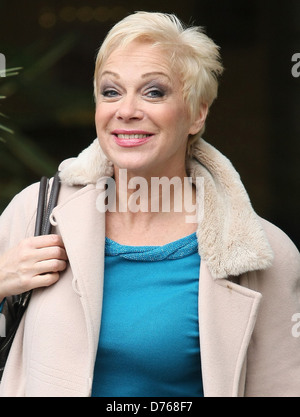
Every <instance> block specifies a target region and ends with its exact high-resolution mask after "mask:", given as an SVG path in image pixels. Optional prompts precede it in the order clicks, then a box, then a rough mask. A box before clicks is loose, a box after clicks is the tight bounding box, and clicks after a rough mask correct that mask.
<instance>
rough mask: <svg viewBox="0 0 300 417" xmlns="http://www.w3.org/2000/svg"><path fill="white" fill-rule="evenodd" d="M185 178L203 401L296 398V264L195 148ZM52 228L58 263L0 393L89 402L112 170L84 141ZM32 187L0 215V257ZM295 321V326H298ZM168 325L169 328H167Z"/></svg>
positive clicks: (29, 206)
mask: <svg viewBox="0 0 300 417" xmlns="http://www.w3.org/2000/svg"><path fill="white" fill-rule="evenodd" d="M187 168H188V173H189V175H190V176H193V177H194V178H195V177H196V176H198V177H199V176H201V177H204V187H205V189H204V216H203V218H201V222H199V227H198V231H197V236H198V241H199V253H200V255H201V268H200V279H199V331H200V349H201V363H202V371H203V385H204V393H205V396H300V338H299V337H298V336H299V334H298V333H299V332H298V331H297V329H298V326H297V321H293V320H297V317H298V315H297V313H298V314H299V313H300V305H299V304H300V301H299V288H300V256H299V251H298V250H297V248H296V247H295V246H294V245H293V243H292V242H291V241H290V240H289V238H288V237H287V236H286V235H285V234H284V233H283V232H282V231H281V230H279V229H278V228H277V227H275V226H274V225H272V224H270V223H268V222H266V221H265V220H262V219H260V218H259V217H258V216H257V215H256V214H255V212H254V211H253V209H252V207H251V205H250V202H249V199H248V196H247V194H246V192H245V190H244V188H243V185H242V184H241V181H240V179H239V176H238V174H237V173H236V171H235V170H234V168H233V167H232V165H231V163H230V162H229V161H228V160H227V159H226V158H225V157H224V156H223V155H221V154H220V153H219V152H218V151H217V150H216V149H214V148H213V147H212V146H210V145H209V144H207V143H206V142H205V141H203V140H200V141H199V142H198V143H197V145H196V146H195V150H194V158H193V159H190V160H188V161H187ZM61 171H62V172H61V178H62V182H63V185H62V188H61V192H60V198H59V204H58V206H57V207H56V208H55V209H54V211H53V215H52V223H53V225H54V230H55V231H56V232H58V233H60V234H61V235H62V238H63V241H64V243H65V247H66V250H67V254H68V257H69V267H68V268H67V270H66V271H65V272H64V273H62V274H61V279H60V280H59V281H58V282H57V283H56V284H55V285H53V286H52V287H49V288H47V289H39V290H36V291H35V292H34V295H33V297H32V300H31V302H30V306H29V308H28V311H27V313H26V316H25V320H24V319H23V321H22V323H21V325H20V327H19V330H18V333H17V335H16V338H15V341H14V344H13V347H12V350H11V353H10V356H9V359H8V362H7V365H6V368H5V372H4V376H3V380H2V383H1V386H0V395H1V396H89V395H90V393H91V387H92V381H93V367H94V361H95V355H96V349H97V345H98V336H99V329H100V320H101V301H102V288H103V269H104V238H105V214H103V213H100V212H99V210H97V205H96V203H97V196H98V195H99V189H97V180H99V178H100V177H103V176H105V175H112V167H111V165H110V164H109V163H108V161H107V160H106V158H105V157H104V155H103V154H102V151H101V149H100V147H99V145H98V142H97V141H94V142H93V143H92V144H91V145H90V146H89V147H88V148H87V149H86V150H85V151H83V152H82V153H81V154H80V155H79V157H78V158H76V159H72V160H68V161H65V162H64V163H63V164H62V166H61ZM37 193H38V184H34V185H32V186H30V187H29V188H27V189H26V190H24V191H23V192H21V193H20V194H19V195H17V196H16V197H15V198H14V200H13V201H12V202H11V204H10V205H9V207H8V208H7V209H6V211H5V212H4V213H3V215H2V216H1V218H0V253H2V252H3V251H5V250H6V249H7V248H9V247H11V246H12V245H15V244H16V243H17V242H18V241H19V240H21V239H23V238H24V237H27V236H31V235H33V231H34V221H35V210H36V201H37ZM298 320H299V319H298ZM170 325H171V324H170Z"/></svg>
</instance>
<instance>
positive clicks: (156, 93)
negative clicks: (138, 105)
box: [146, 88, 165, 98]
mask: <svg viewBox="0 0 300 417" xmlns="http://www.w3.org/2000/svg"><path fill="white" fill-rule="evenodd" d="M164 95H165V92H164V91H163V90H162V89H160V88H151V89H149V90H147V91H146V96H147V97H149V98H161V97H164Z"/></svg>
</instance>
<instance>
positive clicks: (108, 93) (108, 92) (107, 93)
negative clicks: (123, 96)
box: [101, 88, 119, 98]
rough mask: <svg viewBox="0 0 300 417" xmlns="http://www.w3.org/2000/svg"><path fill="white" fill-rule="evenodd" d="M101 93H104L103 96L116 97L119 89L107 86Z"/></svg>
mask: <svg viewBox="0 0 300 417" xmlns="http://www.w3.org/2000/svg"><path fill="white" fill-rule="evenodd" d="M101 94H102V95H103V97H107V98H116V97H118V95H119V93H118V91H117V90H114V89H112V88H106V89H104V90H102V91H101Z"/></svg>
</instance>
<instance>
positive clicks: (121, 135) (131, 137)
mask: <svg viewBox="0 0 300 417" xmlns="http://www.w3.org/2000/svg"><path fill="white" fill-rule="evenodd" d="M115 136H116V137H117V138H119V139H145V138H149V137H150V136H152V135H151V134H150V133H149V134H145V135H144V134H134V135H127V134H123V133H121V134H115Z"/></svg>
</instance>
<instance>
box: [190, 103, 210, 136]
mask: <svg viewBox="0 0 300 417" xmlns="http://www.w3.org/2000/svg"><path fill="white" fill-rule="evenodd" d="M207 114H208V104H207V103H202V104H201V105H200V108H199V113H198V115H197V116H196V118H195V120H194V122H193V123H192V124H191V127H190V130H189V134H190V135H195V134H196V133H198V132H199V131H200V130H201V129H202V128H203V126H204V123H205V120H206V117H207Z"/></svg>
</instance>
